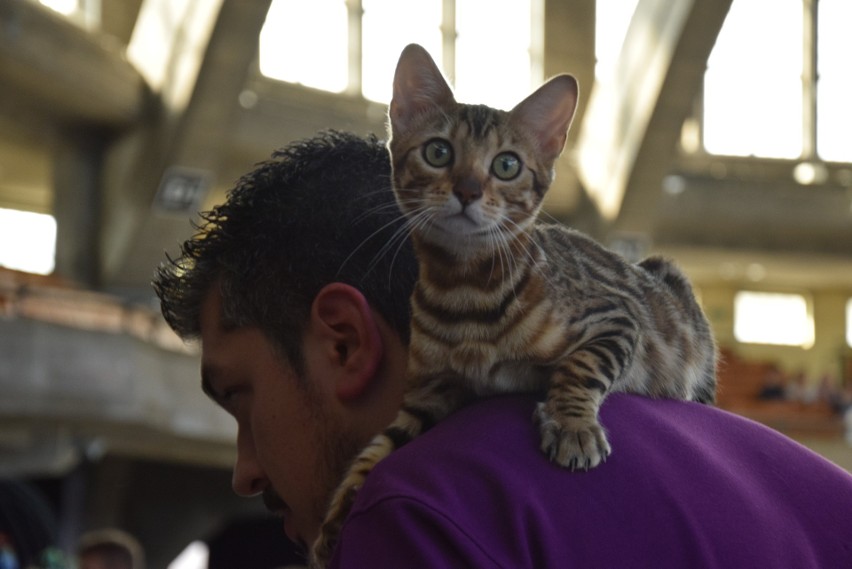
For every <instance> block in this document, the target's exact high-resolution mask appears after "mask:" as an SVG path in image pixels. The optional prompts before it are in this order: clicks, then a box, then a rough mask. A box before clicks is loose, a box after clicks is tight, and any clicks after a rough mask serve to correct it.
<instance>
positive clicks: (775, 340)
mask: <svg viewBox="0 0 852 569" xmlns="http://www.w3.org/2000/svg"><path fill="white" fill-rule="evenodd" d="M734 336H735V337H736V339H737V340H738V341H740V342H748V343H754V344H780V345H785V346H801V347H803V348H810V347H811V346H813V343H814V321H813V317H812V315H811V311H810V307H809V306H808V302H807V299H805V297H804V296H802V295H800V294H777V293H765V292H747V291H742V292H738V293H737V295H736V296H735V297H734Z"/></svg>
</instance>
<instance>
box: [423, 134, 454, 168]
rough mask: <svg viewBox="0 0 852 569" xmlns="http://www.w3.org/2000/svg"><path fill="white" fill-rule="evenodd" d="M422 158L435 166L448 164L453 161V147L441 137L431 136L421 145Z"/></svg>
mask: <svg viewBox="0 0 852 569" xmlns="http://www.w3.org/2000/svg"><path fill="white" fill-rule="evenodd" d="M423 159H424V160H426V163H427V164H429V165H430V166H434V167H435V168H443V167H444V166H449V165H450V163H451V162H452V161H453V147H452V146H451V145H450V143H449V142H447V141H446V140H443V139H441V138H433V139H432V140H430V141H429V142H427V143H426V146H424V147H423Z"/></svg>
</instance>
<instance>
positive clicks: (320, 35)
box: [260, 0, 542, 108]
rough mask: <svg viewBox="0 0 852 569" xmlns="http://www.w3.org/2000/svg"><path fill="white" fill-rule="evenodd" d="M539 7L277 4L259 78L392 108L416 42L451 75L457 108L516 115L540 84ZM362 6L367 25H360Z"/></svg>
mask: <svg viewBox="0 0 852 569" xmlns="http://www.w3.org/2000/svg"><path fill="white" fill-rule="evenodd" d="M532 1H533V0H421V1H418V2H399V1H398V0H361V2H348V3H347V2H346V1H345V0H322V1H319V0H317V1H313V2H304V1H302V0H273V3H272V5H271V7H270V9H269V13H268V15H267V18H266V23H265V25H264V27H263V30H262V31H261V34H260V71H261V73H263V74H264V75H266V76H268V77H271V78H273V79H280V80H283V81H288V82H291V83H300V84H302V85H306V86H309V87H315V88H318V89H323V90H326V91H332V92H338V93H339V92H343V91H352V92H360V93H361V94H362V95H363V96H364V97H365V98H367V99H370V100H373V101H377V102H381V103H387V102H388V101H390V97H391V92H392V89H391V85H392V80H393V72H394V69H395V67H396V62H397V59H398V58H399V54H400V52H401V51H402V48H403V47H405V45H406V44H408V43H412V42H415V43H419V44H421V45H422V46H423V47H425V48H426V49H427V50H428V51H429V53H430V54H432V57H433V58H434V59H435V61H436V63H438V65H439V66H440V67H442V68H443V71H444V73H445V74H446V75H447V77H448V78H449V79H450V81H451V82H453V83H454V87H455V92H456V94H457V96H458V98H459V100H461V101H463V102H465V101H470V102H474V101H475V102H477V103H484V104H488V105H492V106H496V107H500V108H510V107H512V106H514V105H515V104H516V103H518V102H520V101H521V100H522V99H523V98H524V97H526V96H527V95H528V94H529V93H530V91H531V88H532V86H533V84H535V85H536V86H537V85H538V83H540V81H541V79H542V78H541V77H534V76H533V71H532V70H533V68H534V65H533V62H532V60H531V58H532V55H531V50H530V45H531V36H532V34H533V27H534V26H537V27H538V28H540V27H541V26H540V23H538V22H533V17H532V12H533V10H532V4H531V2H532ZM356 4H357V5H359V7H360V9H361V11H359V12H358V13H359V14H360V17H356V18H353V17H352V16H351V15H352V14H353V13H354V11H356V10H357V9H358V8H356V6H355V5H356ZM350 38H361V41H360V42H357V41H354V42H353V41H350ZM351 50H357V51H358V53H354V52H353V51H351Z"/></svg>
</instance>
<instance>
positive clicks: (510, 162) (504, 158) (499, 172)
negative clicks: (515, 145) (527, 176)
mask: <svg viewBox="0 0 852 569" xmlns="http://www.w3.org/2000/svg"><path fill="white" fill-rule="evenodd" d="M491 172H492V173H493V174H494V175H495V176H497V177H498V178H500V179H501V180H512V179H514V178H516V177H517V176H518V174H520V173H521V159H520V158H518V156H517V155H516V154H514V153H512V152H501V153H500V154H498V155H497V156H495V157H494V160H492V161H491Z"/></svg>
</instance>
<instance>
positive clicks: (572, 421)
mask: <svg viewBox="0 0 852 569" xmlns="http://www.w3.org/2000/svg"><path fill="white" fill-rule="evenodd" d="M535 419H536V421H537V422H538V426H539V431H540V433H541V450H542V451H543V452H544V454H546V455H547V457H548V458H549V459H550V460H551V461H553V462H555V463H556V464H559V465H560V466H563V467H565V468H568V469H570V470H580V469H583V470H589V469H590V468H594V467H596V466H598V465H599V464H600V463H602V462H603V461H605V460H606V458H607V457H608V456H609V455H610V453H611V452H612V449H611V448H610V446H609V441H607V438H606V433H605V432H604V430H603V427H602V426H601V425H600V423H598V421H597V419H596V418H595V417H591V418H580V417H565V416H562V415H559V414H556V413H553V412H551V411H550V410H548V405H547V403H546V402H545V403H539V404H538V407H537V408H536V411H535Z"/></svg>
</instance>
